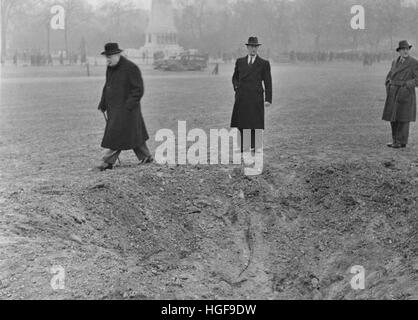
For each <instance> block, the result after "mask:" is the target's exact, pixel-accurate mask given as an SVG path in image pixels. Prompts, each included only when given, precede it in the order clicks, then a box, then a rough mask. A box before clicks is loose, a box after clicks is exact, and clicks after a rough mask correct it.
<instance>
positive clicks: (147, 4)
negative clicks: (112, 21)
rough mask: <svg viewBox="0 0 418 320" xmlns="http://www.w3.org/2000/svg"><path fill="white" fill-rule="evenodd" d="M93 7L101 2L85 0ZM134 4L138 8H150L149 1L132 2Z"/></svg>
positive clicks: (135, 0) (99, 0) (100, 0)
mask: <svg viewBox="0 0 418 320" xmlns="http://www.w3.org/2000/svg"><path fill="white" fill-rule="evenodd" d="M87 1H88V2H90V3H91V4H93V5H97V4H100V2H102V1H103V0H87ZM115 1H116V0H115ZM134 2H135V3H137V4H138V6H139V7H141V8H145V9H149V8H150V6H151V0H134Z"/></svg>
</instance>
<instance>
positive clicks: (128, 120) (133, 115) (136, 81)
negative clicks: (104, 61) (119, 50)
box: [99, 57, 149, 150]
mask: <svg viewBox="0 0 418 320" xmlns="http://www.w3.org/2000/svg"><path fill="white" fill-rule="evenodd" d="M143 95H144V82H143V80H142V75H141V71H140V70H139V68H138V66H137V65H136V64H134V63H133V62H131V61H129V60H128V59H126V58H124V57H121V58H120V61H119V63H118V64H117V65H116V66H114V67H108V68H107V71H106V84H105V86H104V88H103V94H102V99H101V101H100V104H99V109H101V110H106V111H107V115H108V122H107V125H106V129H105V134H104V137H103V141H102V147H103V148H106V149H111V150H131V149H134V148H137V147H139V146H141V145H143V144H144V142H146V141H147V140H148V139H149V136H148V132H147V129H146V127H145V122H144V119H143V117H142V112H141V98H142V96H143Z"/></svg>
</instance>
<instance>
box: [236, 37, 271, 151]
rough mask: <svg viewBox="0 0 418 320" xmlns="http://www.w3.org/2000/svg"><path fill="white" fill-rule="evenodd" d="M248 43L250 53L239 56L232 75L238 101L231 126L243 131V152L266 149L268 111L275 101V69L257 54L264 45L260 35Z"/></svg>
mask: <svg viewBox="0 0 418 320" xmlns="http://www.w3.org/2000/svg"><path fill="white" fill-rule="evenodd" d="M246 46H247V49H248V55H247V56H246V57H243V58H240V59H238V60H237V62H236V65H235V72H234V75H233V77H232V84H233V86H234V90H235V105H234V110H233V113H232V121H231V127H232V128H238V129H239V131H240V136H241V139H240V141H241V152H248V151H250V150H251V151H255V152H259V151H262V149H263V134H262V133H263V130H264V111H265V108H268V107H270V106H271V103H272V80H271V69H270V63H269V62H268V61H267V60H264V59H262V58H261V57H259V56H258V54H257V53H258V48H259V47H260V46H261V44H260V43H259V42H258V39H257V37H250V38H249V39H248V43H247V44H246ZM263 83H264V88H263ZM250 132H251V139H250V138H249V133H250ZM246 133H248V136H247V134H246ZM250 140H251V143H250Z"/></svg>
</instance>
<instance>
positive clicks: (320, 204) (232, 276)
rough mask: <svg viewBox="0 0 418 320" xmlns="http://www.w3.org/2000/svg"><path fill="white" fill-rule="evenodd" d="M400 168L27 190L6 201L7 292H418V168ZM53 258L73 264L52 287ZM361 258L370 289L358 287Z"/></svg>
mask: <svg viewBox="0 0 418 320" xmlns="http://www.w3.org/2000/svg"><path fill="white" fill-rule="evenodd" d="M404 165H405V166H407V165H408V164H406V163H405V164H404ZM399 166H400V164H395V163H392V162H383V163H380V162H366V163H365V162H357V161H353V162H339V163H332V164H324V163H321V162H312V161H309V162H308V161H306V162H304V161H300V160H299V161H298V164H297V166H294V165H293V163H287V164H282V165H280V166H269V167H267V168H266V170H265V172H264V174H263V175H262V176H260V177H255V178H248V177H245V176H244V175H243V174H242V170H241V168H238V167H237V168H226V167H206V166H202V167H172V168H169V167H159V166H151V167H147V168H146V169H145V168H144V169H140V168H139V169H138V168H119V169H117V170H116V171H114V172H111V173H106V174H102V175H98V176H94V177H93V176H92V178H91V179H90V180H88V181H85V182H84V183H83V184H81V185H80V184H77V185H68V184H53V185H52V184H45V185H43V186H38V187H36V188H32V189H21V190H16V191H14V192H11V193H9V194H7V195H6V197H5V198H4V199H3V201H2V207H3V209H2V211H3V212H4V213H5V214H3V215H2V232H4V233H3V234H4V235H5V236H7V239H9V240H8V241H9V242H8V243H7V246H5V243H3V245H2V247H1V248H2V252H1V254H2V257H3V258H2V260H3V262H2V264H3V266H2V270H4V271H3V272H2V274H1V284H2V287H1V289H0V295H1V296H2V297H3V298H5V297H7V298H19V297H24V298H52V297H60V298H101V299H115V298H116V299H119V298H132V299H155V298H163V299H166V298H170V299H189V298H190V299H195V298H201V299H230V298H232V299H246V298H251V299H294V298H307V299H329V298H333V299H347V298H370V299H378V298H397V299H406V298H417V296H416V292H417V290H416V289H417V281H416V280H417V272H418V270H417V269H418V264H417V259H416V257H417V251H416V250H417V249H416V243H417V242H416V241H417V232H416V230H417V227H418V218H417V209H416V208H417V207H416V202H417V198H418V192H417V191H418V170H417V168H416V167H415V166H414V165H409V168H408V169H407V170H406V168H405V167H403V168H400V167H399ZM401 169H402V170H401ZM411 177H412V179H411ZM53 265H60V266H63V267H64V268H65V270H66V289H65V290H63V291H58V292H55V291H53V290H52V289H51V287H50V285H49V282H50V279H51V277H52V275H51V274H50V273H49V268H50V267H52V266H53ZM354 265H362V266H364V268H365V269H366V272H367V273H366V274H367V279H366V286H367V290H365V291H360V292H356V291H353V290H352V289H351V287H350V280H351V277H352V276H353V275H351V274H350V268H351V267H352V266H354ZM35 293H36V294H35Z"/></svg>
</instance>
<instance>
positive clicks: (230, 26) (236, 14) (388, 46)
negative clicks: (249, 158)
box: [0, 0, 418, 57]
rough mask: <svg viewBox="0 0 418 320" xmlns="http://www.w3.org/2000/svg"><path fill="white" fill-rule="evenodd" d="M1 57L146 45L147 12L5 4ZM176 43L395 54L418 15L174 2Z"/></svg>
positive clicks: (75, 2) (270, 1) (413, 32)
mask: <svg viewBox="0 0 418 320" xmlns="http://www.w3.org/2000/svg"><path fill="white" fill-rule="evenodd" d="M0 1H1V27H2V28H1V30H2V43H1V48H2V50H1V51H2V55H3V54H4V53H5V52H6V50H5V48H6V46H7V48H8V51H7V52H9V54H10V53H11V52H14V51H15V50H29V49H36V50H42V51H45V52H50V51H57V50H65V52H71V51H77V50H79V49H80V44H81V42H82V41H83V39H85V40H84V41H85V42H86V44H87V50H88V53H89V54H90V55H93V54H96V53H98V52H100V50H101V49H102V47H103V44H104V43H105V42H108V41H117V42H119V43H120V44H121V46H123V47H124V48H140V47H141V46H142V45H143V44H144V43H145V31H146V27H147V24H148V12H146V11H145V10H143V9H139V8H138V6H137V3H136V1H134V0H113V1H111V0H104V1H101V4H100V6H99V7H98V8H94V7H93V6H92V5H91V4H89V3H88V2H87V1H84V0H0ZM173 2H174V4H175V10H174V14H175V23H176V26H177V28H178V32H179V37H178V38H179V42H180V45H182V46H183V47H185V48H188V49H190V48H193V49H199V50H200V51H202V52H205V53H208V54H210V55H211V56H214V57H216V56H218V57H220V56H222V55H225V54H237V53H240V52H241V51H243V50H245V48H243V42H245V41H246V40H247V38H248V36H250V35H256V36H258V37H259V39H260V41H261V42H262V43H263V44H264V46H263V50H264V51H267V54H268V55H274V54H279V53H283V52H291V51H298V52H303V51H311V52H314V51H318V52H319V51H348V50H352V51H357V50H362V51H369V52H378V51H390V50H392V49H394V48H395V47H396V45H397V41H398V40H400V39H409V40H410V41H411V42H412V43H414V44H418V23H417V22H418V8H417V7H415V6H413V5H410V6H405V5H404V4H405V1H404V0H360V1H359V0H235V1H232V0H231V1H226V0H223V1H218V0H194V1H188V0H173ZM54 4H61V5H62V6H63V7H64V8H65V9H66V19H65V29H64V30H57V31H55V30H51V29H50V26H49V20H50V18H51V13H50V8H51V6H52V5H54ZM354 5H362V6H363V7H364V9H365V29H364V30H353V29H352V28H351V26H350V21H351V19H352V17H353V14H352V13H351V7H352V6H354Z"/></svg>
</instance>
